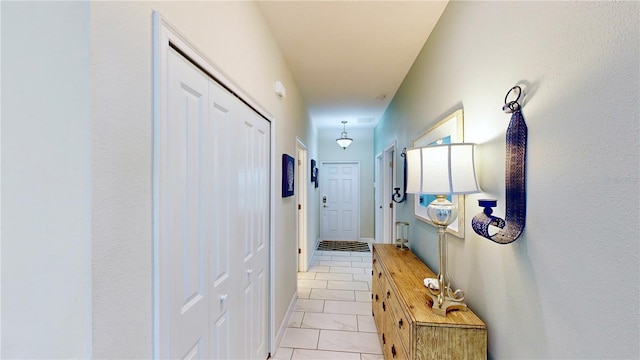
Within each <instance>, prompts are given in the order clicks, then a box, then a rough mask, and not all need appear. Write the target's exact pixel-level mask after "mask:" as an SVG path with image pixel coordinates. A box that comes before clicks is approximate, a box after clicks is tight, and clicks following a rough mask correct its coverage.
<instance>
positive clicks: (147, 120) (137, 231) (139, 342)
mask: <svg viewBox="0 0 640 360" xmlns="http://www.w3.org/2000/svg"><path fill="white" fill-rule="evenodd" d="M153 10H158V11H160V13H161V14H162V15H163V16H164V17H165V18H166V19H168V21H169V22H171V23H172V24H173V25H174V26H175V27H177V28H178V29H179V30H180V31H181V32H182V33H183V34H184V35H185V36H186V37H187V38H188V39H189V40H191V41H192V42H193V43H195V44H196V45H197V46H198V47H199V48H200V50H202V51H203V52H204V53H205V54H206V55H207V56H208V57H209V58H210V59H211V60H213V62H215V63H216V65H218V66H219V67H220V68H221V70H222V71H223V72H225V73H226V74H227V75H228V76H229V77H230V78H231V79H232V80H234V81H235V82H236V83H237V84H238V85H239V86H240V87H241V88H242V89H243V90H244V91H245V92H247V93H248V94H249V95H250V96H251V97H252V98H253V99H255V100H256V101H257V102H258V103H259V104H261V105H262V106H263V107H264V108H265V109H266V110H267V111H269V112H270V113H271V114H272V115H273V116H274V117H275V119H276V120H275V124H273V126H272V130H273V131H275V139H276V140H275V141H276V144H275V149H276V150H275V151H276V155H275V159H276V164H275V165H276V182H277V184H279V181H280V172H279V171H278V170H279V167H278V165H279V161H278V160H279V159H280V158H281V154H282V153H284V152H286V153H289V154H295V144H296V136H299V137H300V138H302V139H303V141H304V142H305V143H306V144H307V146H309V148H310V149H314V148H315V144H314V140H313V139H311V138H310V131H311V130H310V129H308V127H307V125H306V124H307V120H308V119H307V114H306V109H305V107H304V103H303V101H302V99H301V97H300V95H299V91H298V90H297V86H296V84H295V82H294V81H293V80H292V77H291V75H290V73H289V70H288V68H287V66H286V64H285V62H284V60H283V59H282V57H281V55H280V52H279V48H278V46H277V44H276V43H275V41H274V40H273V38H272V37H271V35H270V32H269V30H268V28H267V26H266V24H265V22H264V21H263V19H262V16H261V14H260V12H259V11H258V9H257V7H256V5H255V4H254V3H253V2H197V1H194V2H187V1H175V2H173V1H171V2H92V4H91V50H92V52H91V55H92V76H93V79H92V80H93V83H92V90H93V93H92V95H93V99H92V107H93V108H92V123H93V143H92V149H93V156H92V172H93V180H94V181H93V187H92V190H93V205H92V211H93V229H92V236H93V264H92V265H93V328H94V330H93V355H94V356H95V357H97V358H149V357H151V356H152V328H153V327H152V260H153V259H152V223H151V221H152V201H151V197H152V187H151V184H152V172H151V164H152V85H153V82H152V11H153ZM275 80H280V81H282V83H283V84H284V85H285V87H286V89H287V98H286V99H280V98H278V97H277V96H276V95H275V94H274V92H273V86H274V81H275ZM310 156H313V153H310ZM277 184H276V187H275V188H276V190H277V189H279V187H278V185H277ZM278 195H279V193H277V196H276V198H275V214H274V221H275V239H274V241H275V244H274V248H275V274H273V276H274V277H275V285H276V289H277V291H276V293H275V294H274V296H275V314H274V318H275V322H276V328H278V327H279V326H280V322H281V321H282V320H283V318H284V314H285V311H286V309H287V307H288V305H289V303H290V300H291V298H292V297H293V295H294V293H295V287H296V266H297V264H296V259H297V257H296V249H297V239H296V232H295V230H296V227H295V226H296V225H295V213H296V210H295V203H294V202H293V201H291V200H290V199H289V198H287V199H282V198H281V197H279V196H278Z"/></svg>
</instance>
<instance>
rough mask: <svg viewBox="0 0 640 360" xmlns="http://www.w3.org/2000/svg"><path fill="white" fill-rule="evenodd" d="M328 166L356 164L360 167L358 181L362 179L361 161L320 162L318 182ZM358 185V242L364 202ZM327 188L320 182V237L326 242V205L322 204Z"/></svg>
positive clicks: (358, 183) (358, 182) (324, 174)
mask: <svg viewBox="0 0 640 360" xmlns="http://www.w3.org/2000/svg"><path fill="white" fill-rule="evenodd" d="M326 164H355V165H356V166H357V167H358V179H361V174H360V171H361V166H360V161H321V162H320V179H318V180H321V179H322V178H323V176H326V170H325V165H326ZM356 184H357V191H356V196H357V198H358V207H357V211H358V216H357V219H356V222H357V224H356V225H357V226H356V229H357V235H358V236H357V237H358V239H357V240H360V234H361V230H362V229H360V225H361V220H360V217H361V216H362V215H361V212H362V211H361V209H360V206H361V201H362V200H361V194H360V193H361V191H362V189H361V186H360V181H357V182H356ZM325 186H327V184H326V183H325V182H324V181H320V194H321V197H320V201H319V207H320V237H321V238H322V240H324V234H323V233H324V223H323V221H324V220H323V217H324V216H323V205H324V204H323V202H322V196H323V195H324V193H325V192H324V190H323V187H325Z"/></svg>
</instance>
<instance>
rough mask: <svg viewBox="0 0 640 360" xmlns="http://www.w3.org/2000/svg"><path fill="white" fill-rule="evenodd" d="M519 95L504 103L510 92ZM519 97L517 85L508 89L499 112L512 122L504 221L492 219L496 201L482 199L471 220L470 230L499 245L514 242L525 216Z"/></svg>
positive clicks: (523, 133)
mask: <svg viewBox="0 0 640 360" xmlns="http://www.w3.org/2000/svg"><path fill="white" fill-rule="evenodd" d="M516 90H517V92H518V96H517V98H516V99H515V100H513V101H509V102H507V99H508V98H509V94H511V92H512V91H516ZM520 95H522V89H521V88H520V86H517V85H516V86H514V87H512V88H511V89H509V92H507V95H506V96H505V98H504V103H505V105H504V106H503V107H502V110H504V112H506V113H507V114H509V113H511V114H513V115H511V121H510V122H509V127H508V128H507V134H506V138H507V139H506V140H507V141H506V144H507V145H506V146H507V148H506V169H505V170H506V171H505V191H506V201H507V202H506V216H505V218H506V219H501V218H499V217H497V216H493V215H492V213H493V209H492V208H493V207H495V206H496V205H497V204H498V201H497V200H492V199H481V200H478V205H479V206H480V207H484V211H483V212H481V213H479V214H477V215H476V216H474V217H473V220H471V226H472V227H473V230H474V231H475V232H476V233H477V234H478V235H480V236H483V237H485V238H487V239H489V240H491V241H494V242H496V243H498V244H509V243H511V242H514V241H515V240H516V239H517V238H518V237H520V234H522V231H524V225H525V219H526V213H527V191H526V186H525V179H526V160H527V157H526V155H527V154H526V150H527V124H525V122H524V118H523V117H522V111H521V109H522V106H521V105H520V103H518V100H520ZM491 225H493V226H496V227H498V228H499V229H500V230H498V232H497V233H495V234H493V235H491V234H490V233H489V226H491Z"/></svg>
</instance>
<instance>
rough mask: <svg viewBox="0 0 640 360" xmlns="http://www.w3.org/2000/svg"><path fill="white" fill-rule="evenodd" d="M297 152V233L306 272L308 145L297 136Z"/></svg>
mask: <svg viewBox="0 0 640 360" xmlns="http://www.w3.org/2000/svg"><path fill="white" fill-rule="evenodd" d="M296 154H297V164H298V169H297V172H296V174H297V176H296V188H297V189H296V190H295V192H296V199H297V204H298V211H297V215H298V222H297V225H298V226H297V234H298V249H297V251H296V252H297V253H298V271H302V272H306V271H307V270H308V269H309V262H308V261H307V260H308V258H309V256H308V246H307V243H308V241H307V239H308V231H307V216H308V215H307V214H308V205H307V191H308V184H307V182H308V181H309V177H308V175H307V174H308V171H307V163H308V161H307V147H306V146H305V145H304V143H303V142H302V140H300V138H296Z"/></svg>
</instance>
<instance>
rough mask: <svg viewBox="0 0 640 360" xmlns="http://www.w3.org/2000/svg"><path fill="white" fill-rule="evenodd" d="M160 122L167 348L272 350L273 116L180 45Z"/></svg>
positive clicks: (255, 353)
mask: <svg viewBox="0 0 640 360" xmlns="http://www.w3.org/2000/svg"><path fill="white" fill-rule="evenodd" d="M167 60H168V72H167V90H168V91H167V119H166V123H164V124H162V125H161V126H160V130H161V131H160V136H159V138H160V140H159V142H158V144H157V146H159V148H160V151H159V154H160V159H159V162H158V164H159V168H160V171H159V177H160V179H159V181H158V183H159V186H160V192H159V211H158V212H157V213H158V214H159V221H160V225H159V233H160V234H159V235H160V236H159V238H160V247H159V248H160V253H161V254H160V256H159V258H160V262H161V264H160V269H161V270H160V279H159V287H160V291H159V303H160V306H159V307H160V311H159V312H160V314H159V316H160V319H159V320H160V326H159V344H160V354H159V355H160V356H161V357H169V358H181V359H183V358H201V359H204V358H215V359H265V358H266V357H267V354H268V309H269V307H268V303H269V293H268V288H269V286H268V284H269V273H268V269H269V266H268V259H269V211H270V204H269V199H270V194H269V190H270V184H269V181H270V173H269V171H270V165H269V162H270V147H271V146H270V133H269V132H270V124H269V122H268V121H267V120H265V119H264V118H262V117H261V116H259V115H258V114H257V113H256V112H255V111H253V110H252V109H250V108H249V107H248V106H246V105H245V104H244V103H243V102H241V101H240V100H239V99H238V98H236V97H235V96H233V95H231V94H230V93H229V92H227V91H226V90H225V89H223V88H222V87H221V86H220V85H218V84H217V83H216V82H214V81H213V80H211V79H210V78H209V77H208V76H207V75H205V74H204V73H203V72H202V71H200V70H199V69H197V68H196V67H195V66H193V65H192V64H191V63H190V62H188V61H187V60H186V59H184V58H183V57H182V56H181V55H179V54H178V53H176V52H175V51H174V50H169V54H168V59H167Z"/></svg>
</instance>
